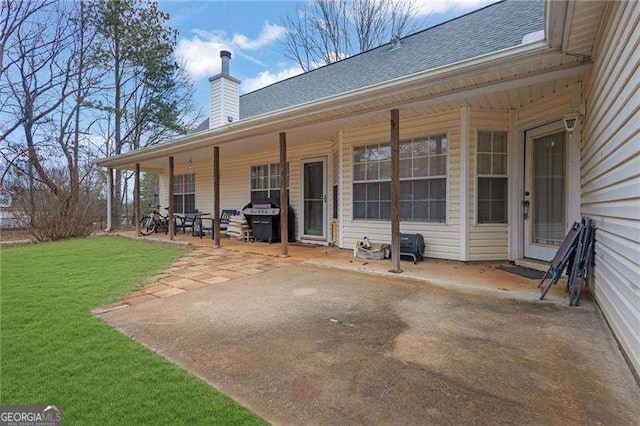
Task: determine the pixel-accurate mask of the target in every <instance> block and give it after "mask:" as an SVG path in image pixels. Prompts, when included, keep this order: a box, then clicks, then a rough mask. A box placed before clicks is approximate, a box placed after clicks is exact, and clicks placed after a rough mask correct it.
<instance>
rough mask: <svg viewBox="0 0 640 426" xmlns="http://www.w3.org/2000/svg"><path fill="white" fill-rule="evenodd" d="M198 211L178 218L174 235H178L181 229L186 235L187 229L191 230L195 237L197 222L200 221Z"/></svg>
mask: <svg viewBox="0 0 640 426" xmlns="http://www.w3.org/2000/svg"><path fill="white" fill-rule="evenodd" d="M198 217H199V215H198V211H197V210H196V211H194V212H191V213H186V214H185V215H184V216H183V217H177V218H176V221H175V225H174V234H177V233H178V231H179V230H180V229H182V233H183V234H184V233H186V232H187V229H190V230H191V235H194V231H195V224H196V220H197V219H198Z"/></svg>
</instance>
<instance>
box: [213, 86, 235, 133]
mask: <svg viewBox="0 0 640 426" xmlns="http://www.w3.org/2000/svg"><path fill="white" fill-rule="evenodd" d="M210 96H211V97H210V99H211V105H210V107H211V109H210V111H211V115H210V116H209V117H210V119H209V128H210V129H213V128H216V127H220V126H224V125H226V124H229V120H228V117H231V118H232V121H233V122H235V121H238V119H239V117H240V85H239V84H238V83H237V82H235V81H233V80H229V79H227V78H225V77H221V78H218V79H216V80H214V81H212V82H211V87H210Z"/></svg>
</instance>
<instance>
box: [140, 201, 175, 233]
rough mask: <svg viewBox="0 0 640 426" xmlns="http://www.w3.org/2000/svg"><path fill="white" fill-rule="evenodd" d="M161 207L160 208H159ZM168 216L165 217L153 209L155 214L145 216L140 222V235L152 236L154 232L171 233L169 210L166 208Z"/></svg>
mask: <svg viewBox="0 0 640 426" xmlns="http://www.w3.org/2000/svg"><path fill="white" fill-rule="evenodd" d="M159 207H160V206H158V208H159ZM164 209H165V210H167V215H166V216H163V215H162V214H161V213H160V212H159V211H158V210H157V209H153V213H151V214H148V215H146V216H144V217H143V218H142V219H141V220H140V233H141V234H142V235H145V236H147V235H151V234H153V233H154V232H162V231H164V233H165V234H168V233H169V213H168V211H169V208H168V207H165V208H164Z"/></svg>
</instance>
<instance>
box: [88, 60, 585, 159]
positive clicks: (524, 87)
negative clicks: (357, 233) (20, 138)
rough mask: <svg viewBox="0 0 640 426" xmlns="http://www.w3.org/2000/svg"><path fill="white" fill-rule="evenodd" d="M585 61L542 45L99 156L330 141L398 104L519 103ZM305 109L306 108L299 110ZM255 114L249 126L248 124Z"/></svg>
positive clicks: (576, 75) (227, 151)
mask: <svg viewBox="0 0 640 426" xmlns="http://www.w3.org/2000/svg"><path fill="white" fill-rule="evenodd" d="M589 66H590V65H589V64H584V63H580V62H578V60H577V59H576V58H573V57H569V56H566V55H561V54H558V53H557V52H548V51H545V52H543V53H541V54H540V55H538V56H526V57H523V58H522V60H521V61H520V62H517V63H516V64H513V65H511V66H509V67H504V66H502V67H492V68H489V69H485V70H483V72H477V73H475V74H471V75H466V74H461V73H458V74H456V75H455V77H453V76H451V77H448V78H439V79H437V80H434V82H433V83H432V84H426V83H421V84H418V83H416V84H413V85H406V86H403V88H402V90H396V91H394V92H392V93H389V94H380V95H378V96H369V97H368V98H364V97H363V98H362V100H361V101H358V97H357V96H355V95H353V96H351V97H350V98H348V99H345V100H344V102H340V103H337V104H336V105H334V106H333V107H330V106H329V105H327V106H324V102H322V101H321V102H318V103H316V104H314V105H309V106H306V107H300V108H297V109H296V110H295V111H294V112H291V113H290V114H288V115H286V114H285V113H284V112H283V113H282V116H275V117H274V118H273V119H272V120H266V117H265V118H261V117H258V118H256V119H250V120H242V121H240V122H237V123H234V124H232V125H229V126H227V127H225V128H223V129H219V130H218V129H216V130H213V131H206V132H202V133H201V134H195V135H189V136H187V137H185V138H183V139H180V140H176V141H172V142H169V143H165V144H162V145H159V146H157V147H154V148H151V149H143V150H139V151H137V152H136V153H131V154H125V155H123V156H120V157H118V158H115V159H107V160H103V161H101V162H100V164H101V165H104V166H108V167H117V168H121V169H133V168H134V167H135V163H136V162H139V163H140V165H141V168H142V170H145V171H153V172H162V171H164V170H166V169H167V164H168V161H167V157H168V156H169V155H172V156H174V158H175V160H176V161H177V162H181V161H188V159H189V157H193V158H194V159H195V158H199V157H200V156H211V155H212V151H211V147H212V146H214V145H218V146H220V147H221V148H220V149H221V155H225V156H229V155H241V154H243V153H250V152H251V153H255V152H260V151H268V150H276V149H277V147H278V133H279V132H281V131H286V133H287V143H288V145H289V146H295V145H298V144H310V143H317V142H322V141H327V142H328V141H329V140H330V139H331V138H333V137H337V134H338V132H339V131H340V130H341V129H348V128H357V127H364V126H368V125H372V124H378V123H380V122H381V121H382V122H384V121H386V120H389V109H391V108H398V109H400V112H401V119H406V118H410V117H416V116H426V115H429V114H433V113H437V112H442V111H448V110H452V109H457V108H459V107H460V106H462V105H467V104H468V105H470V106H471V107H473V108H486V109H512V108H518V107H521V106H523V105H526V104H528V103H530V102H533V101H535V100H538V99H541V98H542V97H544V96H547V95H549V94H551V93H553V92H554V91H557V90H558V89H560V88H562V87H564V86H567V85H569V84H571V83H572V82H573V81H576V80H578V79H580V78H581V77H582V75H583V74H584V73H586V72H587V71H588V68H589ZM465 75H466V76H465ZM380 90H382V89H380ZM354 98H355V99H354ZM327 102H329V101H327ZM305 110H308V111H307V112H306V113H305ZM254 121H255V122H256V123H255V125H250V124H252V123H253V122H254ZM249 122H251V123H249ZM236 129H237V130H236Z"/></svg>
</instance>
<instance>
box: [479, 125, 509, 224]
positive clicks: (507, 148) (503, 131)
mask: <svg viewBox="0 0 640 426" xmlns="http://www.w3.org/2000/svg"><path fill="white" fill-rule="evenodd" d="M482 132H491V133H497V132H499V133H505V134H506V136H507V139H506V140H507V146H506V147H505V148H506V149H505V154H506V156H507V163H506V164H507V170H506V172H505V174H504V175H495V174H489V175H486V174H483V175H481V174H479V173H478V154H479V151H478V141H479V139H478V134H479V133H482ZM475 138H476V140H475V146H474V150H475V152H474V156H475V162H474V167H473V169H474V170H473V174H474V176H475V190H474V192H475V194H474V203H475V205H474V209H473V212H474V214H473V216H474V217H473V225H474V226H478V227H496V226H501V227H508V226H509V206H510V204H509V174H508V173H509V157H510V156H509V144H510V143H511V140H510V132H509V131H508V130H495V129H494V130H489V129H476V130H475ZM483 153H484V154H493V153H492V152H491V153H488V152H484V151H483ZM491 169H492V170H493V156H492V157H491ZM478 178H505V179H507V200H506V204H507V215H506V217H505V219H506V222H495V223H483V222H478V201H479V200H478V194H479V192H480V191H479V190H478V188H479V187H478Z"/></svg>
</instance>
